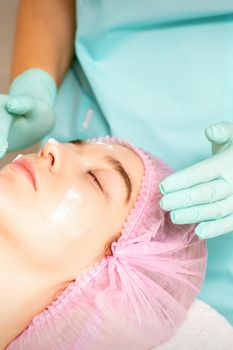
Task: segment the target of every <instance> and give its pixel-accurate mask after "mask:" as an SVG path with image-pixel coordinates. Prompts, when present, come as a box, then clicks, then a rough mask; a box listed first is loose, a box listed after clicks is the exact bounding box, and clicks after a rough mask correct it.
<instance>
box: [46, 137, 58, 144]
mask: <svg viewBox="0 0 233 350" xmlns="http://www.w3.org/2000/svg"><path fill="white" fill-rule="evenodd" d="M47 142H48V143H50V144H53V145H57V144H58V141H57V140H55V139H54V138H53V137H50V138H49V139H48V141H47Z"/></svg>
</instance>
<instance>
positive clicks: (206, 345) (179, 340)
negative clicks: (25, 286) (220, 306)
mask: <svg viewBox="0 0 233 350" xmlns="http://www.w3.org/2000/svg"><path fill="white" fill-rule="evenodd" d="M231 349H233V327H232V326H231V325H230V324H229V323H228V322H227V321H226V320H225V318H224V317H223V316H221V315H220V314H219V313H218V312H217V311H215V310H214V309H213V308H211V307H210V306H209V305H207V304H205V303H203V302H202V301H200V300H196V301H195V303H194V304H193V305H192V307H191V309H190V310H189V313H188V316H187V319H186V321H185V322H184V324H183V325H182V326H181V327H180V329H179V330H178V331H177V333H176V335H175V336H174V337H173V338H172V339H171V340H170V341H169V342H167V343H166V344H163V345H160V346H157V347H156V348H153V349H151V350H231Z"/></svg>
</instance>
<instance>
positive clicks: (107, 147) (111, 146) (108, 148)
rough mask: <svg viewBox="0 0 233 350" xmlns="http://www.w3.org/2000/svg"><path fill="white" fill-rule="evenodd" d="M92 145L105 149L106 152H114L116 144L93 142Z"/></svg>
mask: <svg viewBox="0 0 233 350" xmlns="http://www.w3.org/2000/svg"><path fill="white" fill-rule="evenodd" d="M92 143H93V144H96V145H99V146H101V147H103V148H104V149H105V150H106V151H113V150H114V144H112V143H107V142H103V141H96V142H92Z"/></svg>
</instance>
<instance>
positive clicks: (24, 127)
mask: <svg viewBox="0 0 233 350" xmlns="http://www.w3.org/2000/svg"><path fill="white" fill-rule="evenodd" d="M56 92H57V87H56V84H55V81H54V79H53V78H52V77H51V76H50V75H49V74H48V73H47V72H45V71H43V70H41V69H34V68H31V69H28V70H26V71H25V72H23V73H22V74H20V75H19V76H18V77H16V78H15V79H14V81H13V82H12V83H11V85H10V89H9V95H7V96H6V95H1V99H0V157H3V155H4V154H5V152H6V150H7V151H14V150H17V149H21V148H24V147H28V146H30V145H32V144H34V143H36V142H38V141H39V140H40V139H41V138H42V137H43V136H45V135H46V134H48V133H49V132H50V131H51V130H52V128H53V126H54V124H55V116H54V112H53V105H54V100H55V97H56ZM7 143H8V144H7Z"/></svg>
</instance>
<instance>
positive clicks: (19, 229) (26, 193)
mask: <svg viewBox="0 0 233 350" xmlns="http://www.w3.org/2000/svg"><path fill="white" fill-rule="evenodd" d="M109 155H111V156H114V157H115V158H116V159H117V160H118V161H120V162H121V163H122V165H123V167H124V169H125V170H126V172H127V173H128V175H129V177H130V181H131V184H132V193H131V196H130V199H129V201H128V202H127V201H126V197H127V191H126V186H125V183H124V180H123V179H122V177H121V176H120V175H119V174H118V172H116V171H115V170H114V169H113V167H112V166H111V164H109V163H108V162H106V159H105V158H104V157H106V156H109ZM23 158H26V159H27V160H28V161H29V162H30V163H31V164H32V166H33V167H34V170H35V174H36V189H35V188H34V187H33V185H32V183H31V182H30V181H29V180H28V178H27V177H26V176H25V175H24V174H23V173H22V172H19V171H18V170H17V169H15V168H14V167H12V163H11V164H8V165H6V166H5V167H4V168H2V169H1V170H0V241H1V244H2V247H4V248H5V249H4V251H5V252H6V254H8V257H9V256H10V255H11V256H12V264H13V263H14V264H18V266H21V269H22V270H23V269H25V271H27V273H31V274H32V275H33V276H36V275H40V276H44V280H46V278H47V280H50V281H51V276H53V277H52V281H53V282H51V283H55V284H56V285H57V286H59V284H62V283H64V282H66V281H72V280H74V279H75V277H76V276H77V275H78V274H79V273H81V272H83V271H84V270H85V269H86V268H87V267H88V266H89V265H91V264H93V262H95V261H97V260H98V259H99V258H100V256H101V255H102V254H103V253H104V249H105V246H106V243H107V242H108V241H109V240H111V239H112V237H113V236H115V235H119V234H120V231H121V229H122V225H123V223H124V222H125V220H126V218H127V216H128V214H129V212H130V209H131V208H132V207H133V205H134V204H135V201H136V199H137V196H138V193H139V191H140V184H141V180H142V177H143V173H144V167H143V163H142V161H141V159H140V158H139V157H138V156H137V155H136V153H134V152H133V151H132V150H130V149H128V148H126V147H124V146H121V145H118V144H108V143H105V142H86V143H84V144H82V145H79V144H73V143H64V144H62V143H59V142H47V143H46V144H45V145H44V147H43V148H42V149H41V150H40V151H39V152H38V154H28V155H25V156H23ZM90 171H91V173H90ZM94 176H95V177H96V178H95V177H94ZM96 179H97V180H98V182H99V184H101V187H100V186H99V184H98V182H97V181H96ZM8 261H11V259H8Z"/></svg>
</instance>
